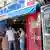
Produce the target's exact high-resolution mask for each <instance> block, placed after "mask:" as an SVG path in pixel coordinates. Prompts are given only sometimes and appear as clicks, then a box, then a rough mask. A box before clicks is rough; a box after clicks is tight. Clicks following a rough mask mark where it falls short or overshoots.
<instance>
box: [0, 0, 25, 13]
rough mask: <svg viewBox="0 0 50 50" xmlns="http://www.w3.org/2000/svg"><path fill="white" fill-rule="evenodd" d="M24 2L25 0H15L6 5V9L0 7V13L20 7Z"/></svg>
mask: <svg viewBox="0 0 50 50" xmlns="http://www.w3.org/2000/svg"><path fill="white" fill-rule="evenodd" d="M24 3H25V0H17V2H16V3H14V4H12V5H9V6H7V7H8V9H6V8H5V9H0V14H5V13H8V12H10V11H13V10H18V9H20V8H24Z"/></svg>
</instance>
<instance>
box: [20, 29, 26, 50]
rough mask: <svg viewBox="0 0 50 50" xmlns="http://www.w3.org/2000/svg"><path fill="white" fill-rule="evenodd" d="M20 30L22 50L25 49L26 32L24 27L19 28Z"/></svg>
mask: <svg viewBox="0 0 50 50" xmlns="http://www.w3.org/2000/svg"><path fill="white" fill-rule="evenodd" d="M19 30H20V31H19V32H20V48H21V50H25V48H24V47H25V32H24V30H23V29H22V28H20V29H19Z"/></svg>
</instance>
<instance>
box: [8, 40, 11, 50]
mask: <svg viewBox="0 0 50 50" xmlns="http://www.w3.org/2000/svg"><path fill="white" fill-rule="evenodd" d="M8 43H9V49H8V50H11V41H9V42H8Z"/></svg>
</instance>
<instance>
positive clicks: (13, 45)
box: [12, 41, 16, 50]
mask: <svg viewBox="0 0 50 50" xmlns="http://www.w3.org/2000/svg"><path fill="white" fill-rule="evenodd" d="M12 43H13V47H14V50H16V45H15V41H12Z"/></svg>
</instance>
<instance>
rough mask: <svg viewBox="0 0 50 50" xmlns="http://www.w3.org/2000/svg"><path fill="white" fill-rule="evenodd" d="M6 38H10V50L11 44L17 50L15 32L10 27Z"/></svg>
mask: <svg viewBox="0 0 50 50" xmlns="http://www.w3.org/2000/svg"><path fill="white" fill-rule="evenodd" d="M6 37H7V38H8V44H9V49H8V50H11V44H13V47H14V50H16V46H15V38H14V32H13V30H12V28H11V27H9V29H8V30H7V31H6Z"/></svg>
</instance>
